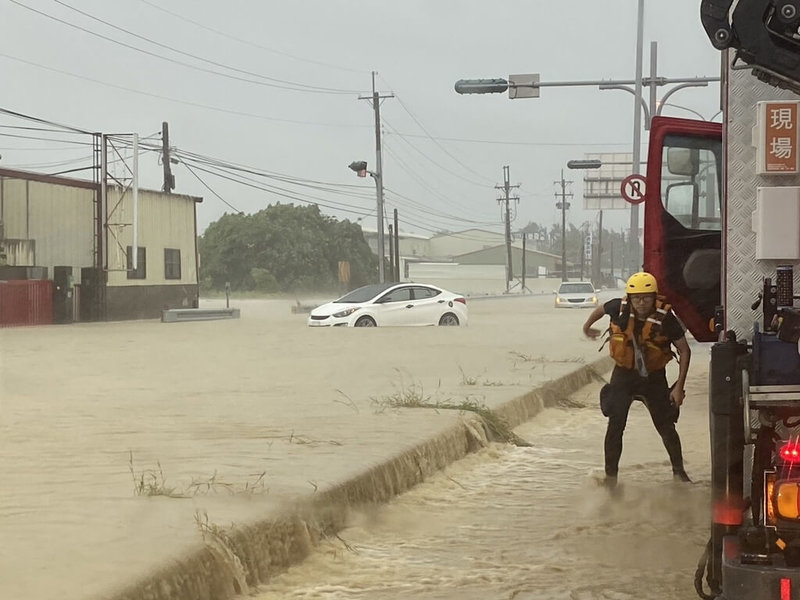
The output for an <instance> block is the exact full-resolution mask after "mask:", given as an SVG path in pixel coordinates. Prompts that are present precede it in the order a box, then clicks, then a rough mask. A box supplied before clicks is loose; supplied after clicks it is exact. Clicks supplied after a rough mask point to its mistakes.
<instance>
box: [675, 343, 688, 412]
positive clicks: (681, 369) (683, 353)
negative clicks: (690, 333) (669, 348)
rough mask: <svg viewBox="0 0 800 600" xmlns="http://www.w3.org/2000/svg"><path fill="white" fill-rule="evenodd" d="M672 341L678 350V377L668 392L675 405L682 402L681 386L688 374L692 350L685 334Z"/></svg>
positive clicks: (684, 383)
mask: <svg viewBox="0 0 800 600" xmlns="http://www.w3.org/2000/svg"><path fill="white" fill-rule="evenodd" d="M672 343H673V344H674V345H675V349H676V350H677V351H678V379H677V381H676V382H675V386H674V387H673V388H672V394H670V396H671V399H672V401H673V402H674V403H675V404H676V405H677V406H680V405H681V404H683V398H684V396H685V392H684V389H683V388H684V387H685V386H686V377H687V376H688V374H689V362H690V361H691V359H692V351H691V349H690V348H689V342H687V341H686V336H684V337H682V338H679V339H677V340H675V341H673V342H672Z"/></svg>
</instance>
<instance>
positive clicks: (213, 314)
mask: <svg viewBox="0 0 800 600" xmlns="http://www.w3.org/2000/svg"><path fill="white" fill-rule="evenodd" d="M239 316H240V311H239V309H238V308H170V309H168V310H165V311H162V312H161V322H162V323H177V322H178V321H212V320H216V319H238V318H239Z"/></svg>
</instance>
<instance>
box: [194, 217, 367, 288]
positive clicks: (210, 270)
mask: <svg viewBox="0 0 800 600" xmlns="http://www.w3.org/2000/svg"><path fill="white" fill-rule="evenodd" d="M198 247H199V251H200V274H201V281H202V282H203V285H204V287H208V288H212V289H222V288H224V286H225V282H226V281H229V282H230V283H231V287H232V288H233V289H235V290H256V289H258V290H261V291H283V292H294V291H310V290H319V291H332V290H338V289H339V288H340V285H339V280H338V277H339V262H340V261H348V262H349V263H350V284H349V287H350V288H353V287H357V286H360V285H365V284H367V283H371V282H374V281H375V279H376V274H377V261H378V259H377V257H376V256H375V255H373V253H372V251H371V250H370V249H369V246H368V244H367V242H366V241H365V240H364V234H363V232H362V231H361V227H360V226H359V225H357V224H355V223H351V222H350V221H346V220H345V221H338V220H336V219H334V218H332V217H328V216H325V215H323V214H322V213H320V211H319V207H317V206H316V205H313V206H294V205H292V204H280V203H279V204H275V205H272V206H269V207H267V208H265V209H264V210H261V211H259V212H257V213H255V214H252V215H241V214H238V215H228V214H226V215H224V216H222V217H221V218H220V219H219V220H218V221H215V222H214V223H212V224H211V225H209V226H208V228H207V229H206V231H205V233H204V234H203V235H202V236H201V237H200V239H199V240H198Z"/></svg>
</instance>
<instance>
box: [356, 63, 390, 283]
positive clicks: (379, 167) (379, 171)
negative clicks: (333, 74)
mask: <svg viewBox="0 0 800 600" xmlns="http://www.w3.org/2000/svg"><path fill="white" fill-rule="evenodd" d="M358 98H359V100H370V101H371V103H372V110H373V112H374V113H375V172H374V174H372V175H373V177H374V178H375V188H376V194H377V197H378V279H379V281H380V283H383V282H384V281H385V275H384V265H383V259H384V256H385V255H386V247H385V246H384V242H383V218H384V216H383V157H382V152H381V100H382V99H383V98H394V94H386V95H381V94H379V93H378V92H377V91H376V90H375V71H373V72H372V95H371V96H359V97H358Z"/></svg>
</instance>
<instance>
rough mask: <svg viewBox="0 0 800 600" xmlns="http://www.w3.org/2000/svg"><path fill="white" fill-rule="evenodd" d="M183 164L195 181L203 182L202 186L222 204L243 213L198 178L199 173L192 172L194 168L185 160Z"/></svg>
mask: <svg viewBox="0 0 800 600" xmlns="http://www.w3.org/2000/svg"><path fill="white" fill-rule="evenodd" d="M183 166H184V167H186V169H187V170H188V171H189V173H191V174H192V175H194V176H195V177H196V178H197V181H199V182H200V183H202V184H203V186H204V187H205V188H206V189H207V190H208V191H209V192H211V193H212V194H214V195H215V196H216V197H217V198H219V199H220V200H221V201H222V202H223V203H224V204H226V205H228V206H230V207H231V208H232V209H233V210H234V211H235V212H236V213H237V214H240V215H241V214H244V213H243V212H242V211H241V210H239V209H238V208H236V207H235V206H234V205H233V204H231V203H230V202H228V201H227V200H225V198H223V197H222V196H220V195H219V194H218V193H217V192H215V191H214V190H212V189H211V187H210V186H209V185H208V184H207V183H206V182H205V181H203V180H202V179H201V178H200V175H198V174H197V173H195V172H194V169H192V168H191V167H190V166H189V165H188V164H187V163H185V162H184V163H183Z"/></svg>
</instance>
